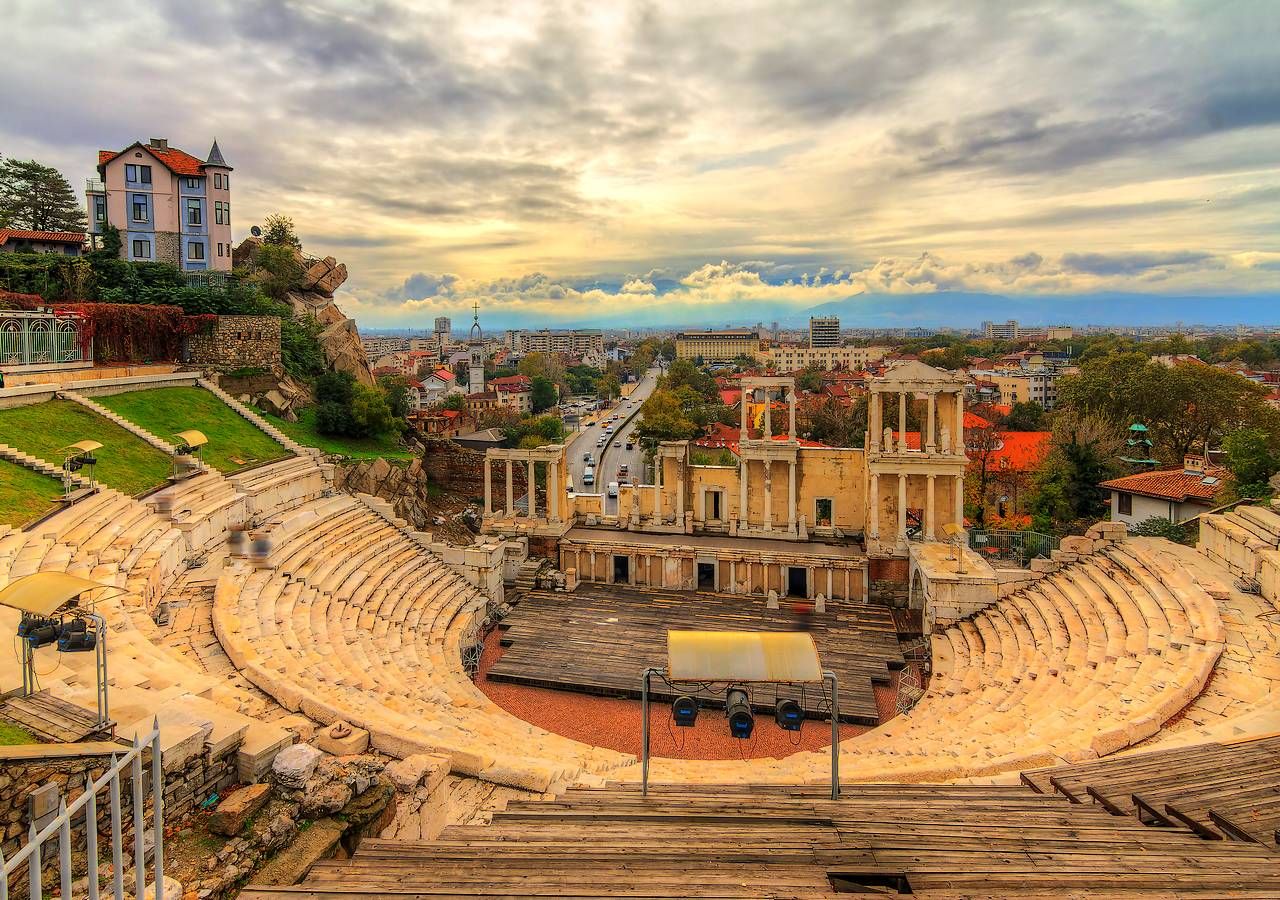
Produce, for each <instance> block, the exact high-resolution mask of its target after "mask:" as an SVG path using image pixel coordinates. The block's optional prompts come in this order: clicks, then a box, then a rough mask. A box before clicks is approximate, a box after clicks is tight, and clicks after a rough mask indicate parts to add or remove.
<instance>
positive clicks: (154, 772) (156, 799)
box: [151, 716, 164, 900]
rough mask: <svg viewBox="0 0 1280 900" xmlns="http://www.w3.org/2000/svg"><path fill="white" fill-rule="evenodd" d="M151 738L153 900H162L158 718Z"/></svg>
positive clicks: (161, 772)
mask: <svg viewBox="0 0 1280 900" xmlns="http://www.w3.org/2000/svg"><path fill="white" fill-rule="evenodd" d="M154 727H155V734H154V736H153V737H152V738H151V792H152V800H151V815H152V816H153V817H154V819H155V866H156V877H155V886H156V893H155V900H164V766H163V764H162V762H161V760H160V717H159V716H157V717H156V719H155V725H154Z"/></svg>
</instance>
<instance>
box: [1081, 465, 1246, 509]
mask: <svg viewBox="0 0 1280 900" xmlns="http://www.w3.org/2000/svg"><path fill="white" fill-rule="evenodd" d="M1226 474H1227V473H1226V470H1225V469H1221V468H1218V467H1217V466H1209V467H1207V468H1206V469H1205V470H1204V471H1203V472H1188V471H1186V470H1184V469H1180V468H1179V469H1157V470H1156V471H1154V472H1139V473H1138V474H1136V475H1125V476H1123V477H1121V478H1112V479H1111V480H1110V481H1104V482H1102V484H1100V485H1099V487H1104V488H1109V489H1111V490H1113V491H1120V492H1122V493H1125V494H1141V495H1142V496H1144V497H1156V498H1158V499H1160V500H1174V501H1177V502H1179V503H1181V502H1184V501H1186V500H1212V499H1213V498H1214V495H1216V494H1217V493H1218V491H1219V490H1220V489H1221V488H1222V480H1223V478H1225V477H1226ZM1205 479H1213V481H1212V482H1211V483H1209V484H1206V483H1205Z"/></svg>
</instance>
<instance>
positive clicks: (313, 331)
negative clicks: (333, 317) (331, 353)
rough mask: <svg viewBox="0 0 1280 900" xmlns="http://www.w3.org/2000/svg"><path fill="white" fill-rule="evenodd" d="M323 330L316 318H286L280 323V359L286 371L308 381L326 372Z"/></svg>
mask: <svg viewBox="0 0 1280 900" xmlns="http://www.w3.org/2000/svg"><path fill="white" fill-rule="evenodd" d="M323 330H324V326H323V325H321V324H320V320H319V319H317V318H316V317H315V316H307V317H306V318H303V319H291V318H288V317H286V318H284V319H283V320H282V321H281V322H280V357H281V361H282V362H283V364H284V370H285V371H286V372H288V373H289V374H290V375H292V376H293V377H294V378H300V379H303V380H308V379H311V378H315V377H317V376H319V375H321V374H322V373H323V372H324V369H325V359H324V349H323V348H322V347H321V346H320V332H321V331H323Z"/></svg>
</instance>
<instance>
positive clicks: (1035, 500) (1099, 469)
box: [1030, 414, 1121, 532]
mask: <svg viewBox="0 0 1280 900" xmlns="http://www.w3.org/2000/svg"><path fill="white" fill-rule="evenodd" d="M1120 443H1121V440H1120V437H1119V436H1118V433H1117V432H1116V431H1115V429H1114V426H1112V424H1111V422H1110V421H1109V420H1107V419H1106V418H1104V417H1101V416H1097V415H1091V416H1090V415H1086V416H1080V415H1076V414H1067V415H1061V416H1059V417H1058V418H1057V420H1056V421H1055V422H1054V430H1053V442H1052V445H1051V448H1052V449H1051V450H1050V451H1049V457H1048V459H1046V460H1045V464H1044V465H1043V466H1042V467H1041V469H1040V471H1039V472H1037V473H1036V479H1035V486H1034V489H1033V493H1032V496H1031V503H1030V507H1031V512H1032V516H1033V520H1034V522H1035V527H1036V529H1037V530H1039V531H1051V532H1054V531H1070V530H1081V527H1082V526H1083V525H1086V524H1088V523H1091V522H1094V521H1096V520H1098V519H1100V518H1102V517H1103V515H1105V513H1106V511H1107V493H1106V491H1104V490H1103V489H1102V488H1100V487H1098V485H1099V484H1101V483H1102V482H1103V481H1106V480H1107V479H1108V478H1111V477H1113V476H1114V475H1115V474H1116V458H1117V457H1118V456H1119V452H1120Z"/></svg>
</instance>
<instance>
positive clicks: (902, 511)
mask: <svg viewBox="0 0 1280 900" xmlns="http://www.w3.org/2000/svg"><path fill="white" fill-rule="evenodd" d="M906 543H907V476H906V474H905V473H902V472H899V473H898V546H899V547H904V546H906Z"/></svg>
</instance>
